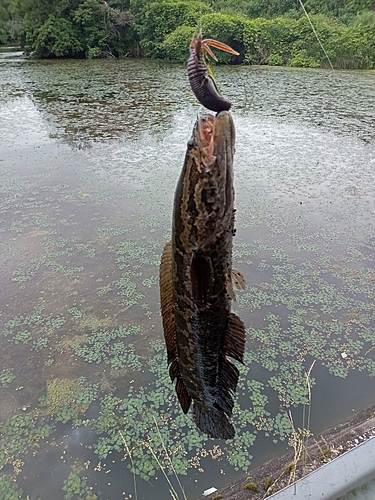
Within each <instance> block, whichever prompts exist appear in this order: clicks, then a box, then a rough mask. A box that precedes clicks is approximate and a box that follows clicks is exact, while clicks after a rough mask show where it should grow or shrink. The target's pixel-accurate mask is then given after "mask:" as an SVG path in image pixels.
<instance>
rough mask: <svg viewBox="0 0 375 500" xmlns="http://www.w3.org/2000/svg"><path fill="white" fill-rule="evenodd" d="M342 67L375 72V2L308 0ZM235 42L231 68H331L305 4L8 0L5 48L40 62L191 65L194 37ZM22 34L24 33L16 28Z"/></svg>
mask: <svg viewBox="0 0 375 500" xmlns="http://www.w3.org/2000/svg"><path fill="white" fill-rule="evenodd" d="M305 5H306V9H307V10H308V11H309V15H310V19H311V22H312V24H313V25H314V28H315V30H316V32H317V33H318V35H319V38H320V41H321V43H322V45H323V47H324V50H325V52H326V53H327V54H328V56H329V58H330V60H331V61H332V63H333V65H334V67H336V68H354V69H373V68H375V36H374V33H375V2H373V1H372V0H335V1H333V0H331V1H330V0H328V1H324V2H322V1H321V0H306V2H305ZM198 26H202V28H203V33H204V36H205V37H206V38H216V39H218V40H220V41H222V42H225V43H228V44H229V45H231V46H232V47H233V48H235V49H236V50H237V51H238V52H239V53H240V55H239V56H237V57H233V56H230V55H228V54H226V53H219V54H218V59H219V62H220V63H223V64H240V63H246V64H268V65H289V66H302V67H325V66H328V64H329V63H328V59H327V57H326V54H325V53H324V51H323V50H322V47H321V46H320V44H319V42H318V40H317V38H316V36H315V34H314V32H313V29H312V27H311V25H310V23H309V21H308V19H307V18H306V16H305V15H304V13H303V11H302V9H301V7H300V6H299V3H298V1H297V0H267V1H266V0H246V1H244V0H237V1H236V2H234V0H207V2H199V1H196V0H185V1H170V0H166V1H163V0H159V1H148V0H108V2H105V1H104V0H83V1H82V0H64V2H61V1H59V0H52V1H47V0H37V1H31V0H4V3H3V6H2V8H1V9H0V43H3V44H4V43H7V42H8V43H9V42H12V41H17V39H18V40H19V41H20V42H21V44H22V46H23V47H24V48H25V50H26V52H27V53H29V54H33V55H34V56H36V57H42V58H51V57H108V56H113V57H124V56H146V57H152V58H165V59H169V60H174V61H179V62H185V61H186V59H187V47H188V45H189V43H190V40H191V37H192V35H193V34H194V33H195V34H196V33H197V31H198ZM16 28H17V29H16Z"/></svg>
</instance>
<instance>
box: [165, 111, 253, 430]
mask: <svg viewBox="0 0 375 500" xmlns="http://www.w3.org/2000/svg"><path fill="white" fill-rule="evenodd" d="M234 140H235V129H234V124H233V120H232V117H231V115H230V114H229V113H228V112H227V111H223V112H221V113H219V114H218V115H217V116H216V117H214V116H212V115H203V116H201V117H199V118H198V119H197V121H196V123H195V126H194V129H193V134H192V138H191V139H190V141H189V142H188V146H187V152H186V157H185V163H184V166H183V169H182V172H181V175H180V178H179V181H178V184H177V188H176V192H175V199H174V211H173V225H172V241H171V242H170V243H167V244H166V246H165V248H164V251H163V255H162V259H161V264H160V296H161V312H162V320H163V328H164V336H165V341H166V346H167V354H168V363H169V365H170V368H169V373H170V376H171V379H172V381H175V383H176V385H175V389H176V392H177V396H178V399H179V402H180V404H181V407H182V410H183V411H184V413H187V412H188V410H189V408H190V405H191V402H193V418H194V421H195V423H196V425H197V426H198V428H199V429H200V430H201V431H203V432H205V433H206V434H208V435H209V436H210V437H214V438H221V439H231V438H233V437H234V434H235V431H234V428H233V426H232V424H231V423H230V421H229V419H228V417H230V416H231V414H232V409H233V392H234V391H235V390H236V386H237V382H238V375H239V372H238V369H237V368H236V366H235V365H234V364H233V363H232V362H231V361H230V360H229V359H228V357H231V358H234V359H235V360H237V361H240V362H242V359H243V353H244V348H245V330H244V325H243V323H242V321H241V320H240V318H239V317H238V316H236V315H235V314H233V313H232V312H231V299H232V298H233V295H234V294H233V284H236V282H238V281H239V280H241V276H240V275H239V273H237V272H236V271H233V270H232V240H233V234H234V208H233V203H234V189H233V154H234ZM237 285H238V283H237ZM241 285H243V283H240V287H242V286H241Z"/></svg>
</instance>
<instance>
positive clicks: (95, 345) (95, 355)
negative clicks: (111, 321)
mask: <svg viewBox="0 0 375 500" xmlns="http://www.w3.org/2000/svg"><path fill="white" fill-rule="evenodd" d="M140 331H141V329H140V327H138V326H130V327H128V328H125V327H122V326H120V327H119V328H117V329H115V330H111V331H107V330H98V331H96V332H93V333H92V334H91V335H89V336H88V337H87V338H86V340H85V341H84V342H83V343H81V344H73V345H72V349H73V351H74V353H75V354H77V356H80V357H81V358H83V359H84V360H85V361H87V362H88V363H101V362H102V361H105V362H106V363H109V364H110V365H111V366H112V368H117V369H119V368H123V367H125V366H127V367H129V368H130V369H131V370H139V369H140V368H141V366H142V363H141V362H140V361H139V357H138V356H137V355H136V354H135V353H134V346H133V345H132V344H128V345H126V344H125V343H124V339H125V338H126V337H128V336H130V335H138V334H139V333H140ZM120 339H121V341H120ZM116 340H118V341H117V342H115V341H116Z"/></svg>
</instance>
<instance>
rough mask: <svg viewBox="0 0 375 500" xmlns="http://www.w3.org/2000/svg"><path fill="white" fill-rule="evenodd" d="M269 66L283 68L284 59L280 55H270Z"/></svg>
mask: <svg viewBox="0 0 375 500" xmlns="http://www.w3.org/2000/svg"><path fill="white" fill-rule="evenodd" d="M267 64H268V66H282V64H283V58H282V57H281V55H280V54H270V55H269V56H268V58H267Z"/></svg>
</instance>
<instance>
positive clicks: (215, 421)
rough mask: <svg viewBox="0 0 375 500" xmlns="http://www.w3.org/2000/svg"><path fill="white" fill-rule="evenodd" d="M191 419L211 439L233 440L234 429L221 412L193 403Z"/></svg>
mask: <svg viewBox="0 0 375 500" xmlns="http://www.w3.org/2000/svg"><path fill="white" fill-rule="evenodd" d="M193 419H194V422H195V423H196V425H197V427H198V428H199V429H200V430H201V431H202V432H204V433H205V434H208V435H209V436H210V437H212V438H217V439H233V438H234V435H235V431H234V427H233V425H232V424H231V423H230V422H229V420H228V417H227V416H226V414H225V413H224V412H223V411H221V410H217V409H216V408H213V407H212V406H211V407H209V406H205V405H202V404H197V403H196V402H194V406H193Z"/></svg>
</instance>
